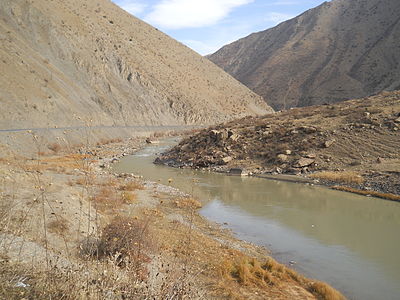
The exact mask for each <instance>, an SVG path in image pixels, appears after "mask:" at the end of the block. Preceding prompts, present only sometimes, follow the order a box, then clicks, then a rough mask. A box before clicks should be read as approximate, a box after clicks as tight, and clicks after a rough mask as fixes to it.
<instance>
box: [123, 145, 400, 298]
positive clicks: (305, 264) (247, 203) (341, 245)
mask: <svg viewBox="0 0 400 300" xmlns="http://www.w3.org/2000/svg"><path fill="white" fill-rule="evenodd" d="M167 146H168V144H167V145H161V146H158V147H149V148H146V149H145V150H143V151H141V152H140V153H138V154H137V155H136V156H131V157H126V158H124V159H123V160H121V163H120V164H118V165H117V166H116V171H119V172H134V173H135V172H136V173H139V174H142V175H143V176H144V177H145V178H147V179H149V180H154V181H160V182H162V183H164V184H168V179H169V178H172V179H173V182H172V183H171V185H172V186H174V187H177V188H179V189H181V190H183V191H186V192H188V193H193V194H194V195H195V196H197V197H199V198H200V199H202V201H206V202H207V204H206V205H205V206H204V208H203V209H202V210H201V213H202V214H203V215H204V216H206V217H208V218H210V219H212V220H214V221H217V222H220V223H223V222H227V223H228V224H229V225H228V226H229V227H230V228H232V229H233V231H234V232H235V233H236V234H237V235H238V236H239V237H240V238H243V239H245V240H248V241H251V242H254V243H257V244H259V245H265V246H267V247H268V248H270V249H271V250H272V251H273V253H274V256H275V257H276V258H278V260H280V261H282V262H288V261H289V260H294V261H296V262H297V264H296V266H295V267H296V268H297V269H298V270H299V271H301V272H303V273H304V274H306V275H307V276H311V277H315V278H318V279H320V280H324V281H327V282H329V283H331V284H332V285H333V286H335V287H336V288H338V289H340V290H341V291H342V292H344V293H345V294H346V295H348V296H350V297H351V298H354V299H399V298H400V288H399V286H400V259H399V258H398V253H399V252H400V240H399V238H398V232H399V229H400V218H399V216H400V205H399V203H395V202H390V201H385V200H381V199H376V198H366V197H362V196H358V195H353V194H349V193H343V192H338V191H333V190H329V189H327V188H323V187H317V186H310V185H304V184H295V183H288V182H279V181H271V180H266V179H260V178H246V177H232V176H226V175H222V174H215V173H209V172H200V171H193V170H179V169H173V168H169V167H165V166H156V165H153V164H152V161H153V159H154V155H155V153H156V152H159V151H162V150H163V149H160V147H167ZM164 149H165V148H164ZM193 179H194V180H193Z"/></svg>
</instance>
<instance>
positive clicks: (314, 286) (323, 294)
mask: <svg viewBox="0 0 400 300" xmlns="http://www.w3.org/2000/svg"><path fill="white" fill-rule="evenodd" d="M308 291H310V292H311V293H312V294H314V295H315V296H316V297H317V299H324V300H344V299H345V297H344V296H343V295H342V294H340V293H339V292H338V291H336V290H335V289H333V288H332V287H330V286H329V285H327V284H326V283H324V282H321V281H314V282H311V283H309V285H308Z"/></svg>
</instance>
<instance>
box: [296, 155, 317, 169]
mask: <svg viewBox="0 0 400 300" xmlns="http://www.w3.org/2000/svg"><path fill="white" fill-rule="evenodd" d="M314 162H315V159H312V158H305V157H302V158H300V159H299V160H298V161H297V162H296V163H295V164H294V167H295V168H304V167H308V166H310V165H312V164H313V163H314Z"/></svg>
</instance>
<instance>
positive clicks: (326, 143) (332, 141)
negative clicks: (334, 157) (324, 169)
mask: <svg viewBox="0 0 400 300" xmlns="http://www.w3.org/2000/svg"><path fill="white" fill-rule="evenodd" d="M334 142H335V140H329V141H325V143H324V146H325V148H329V147H330V146H332V145H333V143H334Z"/></svg>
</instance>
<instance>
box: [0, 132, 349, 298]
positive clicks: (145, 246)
mask: <svg viewBox="0 0 400 300" xmlns="http://www.w3.org/2000/svg"><path fill="white" fill-rule="evenodd" d="M143 145H144V140H143V139H130V140H127V141H114V143H104V144H99V145H97V146H95V147H80V148H77V149H59V151H58V152H57V153H54V151H52V152H51V153H38V155H37V156H35V157H33V158H32V157H30V158H27V157H22V156H9V157H3V158H2V159H1V162H0V171H1V174H2V187H1V195H2V198H1V200H2V201H1V215H2V218H1V239H0V248H1V260H2V267H1V270H0V271H1V272H0V286H1V289H0V294H1V295H2V297H3V296H4V297H7V298H9V299H20V298H21V297H25V298H30V297H31V298H40V297H42V298H46V297H50V296H53V297H54V296H56V297H66V298H70V299H76V298H77V297H80V296H82V295H87V297H89V298H98V297H100V298H103V297H106V296H107V297H110V295H111V297H119V295H124V297H128V298H138V297H139V298H143V299H147V298H151V297H156V298H157V299H163V298H165V297H171V296H172V295H174V296H175V297H178V298H183V297H191V298H193V299H196V298H198V299H204V297H206V298H208V299H227V298H229V299H248V298H252V299H265V298H274V299H293V298H296V299H315V298H325V299H340V298H341V297H342V296H341V295H340V294H339V293H338V292H336V291H334V290H333V289H332V288H330V287H329V286H327V285H325V284H323V283H320V282H318V281H311V280H308V279H306V278H304V277H303V276H301V275H299V274H297V273H295V272H294V271H292V270H290V269H288V268H287V267H285V266H283V265H280V264H278V263H277V262H275V261H274V260H273V259H271V258H268V254H267V252H266V250H265V249H262V248H259V247H256V246H255V245H252V244H249V243H246V242H243V241H240V240H237V239H235V238H234V237H233V236H232V235H231V233H230V232H229V231H227V230H225V229H223V228H222V227H220V226H218V225H217V224H213V223H210V222H208V221H207V220H205V219H204V218H202V217H201V216H200V215H199V214H198V213H197V209H198V208H200V207H201V202H200V201H199V199H192V198H191V197H190V195H186V194H183V193H181V192H180V191H178V190H176V189H173V188H171V187H168V186H165V185H161V184H158V183H154V182H146V181H143V180H142V179H140V174H133V175H132V174H113V172H110V169H109V168H108V166H109V165H110V164H112V163H113V162H115V161H117V159H118V157H121V156H123V155H128V154H130V153H132V151H135V150H134V149H139V148H140V147H142V146H143ZM200 200H201V199H200ZM82 282H83V283H84V285H82ZM21 295H22V296H21Z"/></svg>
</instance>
